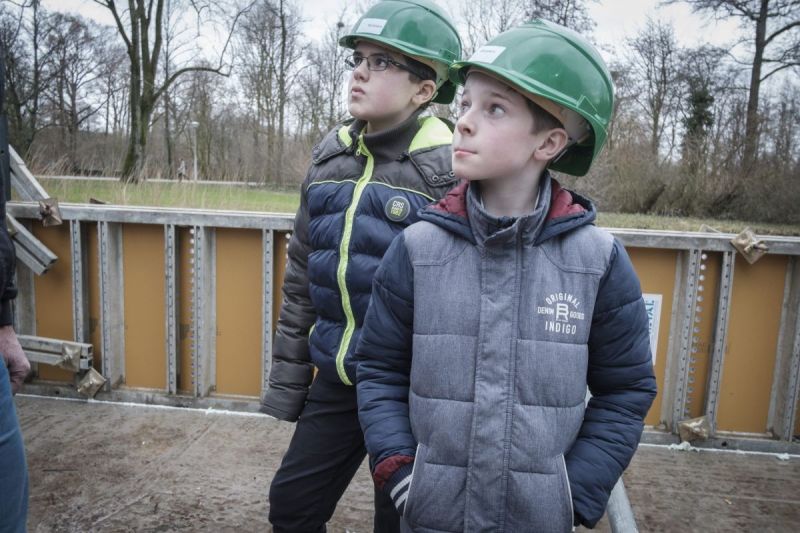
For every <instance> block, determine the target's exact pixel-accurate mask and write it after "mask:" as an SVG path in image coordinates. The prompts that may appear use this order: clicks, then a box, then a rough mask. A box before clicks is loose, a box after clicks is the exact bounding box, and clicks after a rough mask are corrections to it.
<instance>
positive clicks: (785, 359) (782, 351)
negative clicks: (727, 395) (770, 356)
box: [767, 257, 800, 441]
mask: <svg viewBox="0 0 800 533" xmlns="http://www.w3.org/2000/svg"><path fill="white" fill-rule="evenodd" d="M798 398H800V260H799V259H798V258H797V257H792V258H791V259H790V260H789V264H788V267H787V269H786V283H785V286H784V291H783V306H782V308H781V324H780V332H779V334H778V353H777V360H776V364H775V375H774V378H773V383H772V398H771V400H770V409H769V420H768V421H767V428H768V429H769V431H770V432H771V433H772V434H773V436H775V437H777V438H780V439H782V440H786V441H791V440H792V437H793V436H794V435H796V434H797V431H796V430H795V427H796V420H797V405H798Z"/></svg>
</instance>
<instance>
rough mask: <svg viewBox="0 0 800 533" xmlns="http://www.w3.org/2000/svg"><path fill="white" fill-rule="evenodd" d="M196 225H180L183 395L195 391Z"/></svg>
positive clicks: (180, 383) (180, 390)
mask: <svg viewBox="0 0 800 533" xmlns="http://www.w3.org/2000/svg"><path fill="white" fill-rule="evenodd" d="M193 232H194V228H190V227H178V228H176V237H177V240H178V242H177V252H178V258H177V261H178V265H177V270H178V272H177V275H178V282H177V291H178V309H177V312H178V341H177V342H178V362H177V363H178V364H177V365H176V372H177V387H178V393H179V394H182V395H190V396H191V395H193V394H194V363H193V362H192V358H193V349H194V348H193V346H192V271H193V268H194V256H193V255H192V253H193V251H194V249H193V247H194V236H193V235H194V233H193Z"/></svg>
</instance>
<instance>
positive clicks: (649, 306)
mask: <svg viewBox="0 0 800 533" xmlns="http://www.w3.org/2000/svg"><path fill="white" fill-rule="evenodd" d="M642 298H643V299H644V308H645V309H646V310H647V322H648V325H649V329H650V352H651V353H652V354H653V366H655V364H656V346H657V345H658V325H659V322H661V295H660V294H642Z"/></svg>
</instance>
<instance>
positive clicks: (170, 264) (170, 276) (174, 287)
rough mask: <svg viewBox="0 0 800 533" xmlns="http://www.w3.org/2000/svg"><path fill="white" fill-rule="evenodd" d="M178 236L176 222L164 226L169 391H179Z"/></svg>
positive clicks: (166, 348) (171, 392) (165, 345)
mask: <svg viewBox="0 0 800 533" xmlns="http://www.w3.org/2000/svg"><path fill="white" fill-rule="evenodd" d="M178 306H179V302H178V237H177V232H176V230H175V225H174V224H167V225H166V226H164V318H165V323H164V328H165V344H164V351H165V353H166V357H167V376H166V377H167V392H168V393H169V394H176V393H177V392H178V336H179V330H178Z"/></svg>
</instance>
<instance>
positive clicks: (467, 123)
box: [456, 111, 475, 135]
mask: <svg viewBox="0 0 800 533" xmlns="http://www.w3.org/2000/svg"><path fill="white" fill-rule="evenodd" d="M474 128H475V125H474V124H473V123H472V119H471V118H470V114H469V111H467V112H466V113H464V114H462V115H461V116H460V117H458V120H457V121H456V129H457V130H458V132H459V133H460V134H462V135H471V134H472V133H473V130H474Z"/></svg>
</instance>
